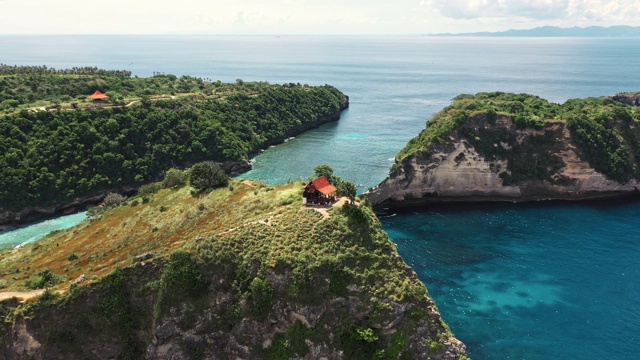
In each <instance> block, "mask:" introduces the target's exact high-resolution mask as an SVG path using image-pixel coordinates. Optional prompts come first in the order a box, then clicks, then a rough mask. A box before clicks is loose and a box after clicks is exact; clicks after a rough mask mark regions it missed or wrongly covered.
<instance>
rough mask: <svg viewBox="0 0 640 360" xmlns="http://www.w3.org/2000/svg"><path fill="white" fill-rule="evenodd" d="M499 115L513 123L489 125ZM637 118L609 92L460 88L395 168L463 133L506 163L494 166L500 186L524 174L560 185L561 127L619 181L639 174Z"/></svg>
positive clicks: (590, 159)
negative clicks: (574, 95) (567, 96)
mask: <svg viewBox="0 0 640 360" xmlns="http://www.w3.org/2000/svg"><path fill="white" fill-rule="evenodd" d="M499 119H503V120H504V119H510V120H511V121H512V124H513V125H512V126H505V125H497V126H494V125H495V124H496V122H497V121H498V120H499ZM503 120H501V121H503ZM639 121H640V110H638V108H634V107H632V106H629V105H625V104H623V103H620V102H616V101H613V100H611V99H604V98H589V99H583V100H569V101H567V102H566V103H564V104H562V105H559V104H554V103H550V102H548V101H546V100H543V99H541V98H539V97H537V96H533V95H527V94H509V93H501V92H494V93H479V94H476V95H474V96H473V95H460V96H458V97H456V98H454V101H453V103H452V104H451V105H450V106H448V107H446V108H445V109H443V110H442V111H440V112H439V113H437V114H436V115H434V117H433V118H432V119H431V120H430V121H428V122H427V126H426V128H425V130H423V131H422V132H421V133H420V134H419V135H418V136H417V137H415V138H413V139H411V140H410V141H409V142H408V143H407V145H406V146H405V148H404V149H402V150H401V151H400V152H399V153H398V155H397V156H396V159H397V160H398V162H397V163H396V164H395V165H394V167H393V168H392V170H393V169H395V167H397V166H398V165H399V163H401V162H402V161H403V160H404V159H405V158H407V157H409V156H411V155H414V154H423V155H428V154H430V153H432V152H434V151H437V150H436V149H437V147H438V146H447V145H449V144H451V142H452V139H453V138H462V139H465V140H466V141H468V142H469V143H470V144H471V145H473V146H474V148H475V149H476V150H477V151H478V152H479V153H480V154H482V155H483V156H485V157H487V158H488V159H498V160H507V161H508V164H507V169H499V171H501V177H502V179H503V182H504V184H505V185H511V184H518V183H520V182H522V181H527V180H546V181H550V182H553V183H560V184H565V183H567V182H568V181H570V180H569V179H567V178H564V177H562V176H559V175H558V174H557V172H558V170H559V169H560V168H561V167H562V166H564V163H563V162H562V159H561V158H560V157H559V156H558V155H557V153H558V152H559V151H561V150H563V149H564V148H565V146H566V144H565V143H564V142H563V141H562V137H563V129H564V128H565V126H566V128H568V129H569V130H570V133H571V139H572V141H573V142H574V144H575V146H576V147H577V149H578V153H579V155H580V156H581V157H583V158H584V159H585V160H586V161H587V162H589V164H590V165H591V166H593V167H594V168H595V169H596V170H598V171H600V172H602V173H604V174H605V175H607V176H608V177H609V178H611V179H614V180H617V181H619V182H624V181H627V180H629V179H631V178H636V179H640V170H639V169H638V165H637V164H640V145H638V144H640V130H639V128H638V126H637V124H638V122H639ZM503 124H504V123H503ZM523 130H527V131H526V132H523ZM456 161H464V158H463V157H461V158H460V159H456Z"/></svg>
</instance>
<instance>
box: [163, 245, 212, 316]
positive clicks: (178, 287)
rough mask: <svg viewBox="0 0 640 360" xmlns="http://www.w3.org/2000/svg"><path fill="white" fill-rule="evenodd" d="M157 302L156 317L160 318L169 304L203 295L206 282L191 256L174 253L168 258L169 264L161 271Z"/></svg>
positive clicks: (180, 252)
mask: <svg viewBox="0 0 640 360" xmlns="http://www.w3.org/2000/svg"><path fill="white" fill-rule="evenodd" d="M159 288H160V289H159V290H160V291H159V292H158V300H157V302H156V304H155V306H154V313H155V315H156V316H158V317H159V316H161V315H162V314H163V313H164V311H165V310H167V309H168V307H169V306H170V305H171V303H173V302H175V301H178V300H181V299H185V298H196V297H198V296H200V295H201V294H203V293H204V292H205V290H206V288H207V282H206V280H205V278H204V276H203V275H202V273H201V272H200V269H199V268H198V265H197V264H196V263H195V261H193V259H192V257H191V254H190V253H188V252H186V251H176V252H174V253H172V254H171V256H170V257H169V262H168V263H167V265H166V266H165V267H164V269H163V270H162V275H161V276H160V285H159Z"/></svg>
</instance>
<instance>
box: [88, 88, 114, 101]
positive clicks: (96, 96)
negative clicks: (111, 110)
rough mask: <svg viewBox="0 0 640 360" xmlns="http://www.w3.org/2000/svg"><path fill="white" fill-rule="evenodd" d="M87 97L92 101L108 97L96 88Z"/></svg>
mask: <svg viewBox="0 0 640 360" xmlns="http://www.w3.org/2000/svg"><path fill="white" fill-rule="evenodd" d="M88 98H89V99H91V100H93V101H100V100H106V99H108V98H109V96H107V95H105V94H103V93H102V92H101V91H100V90H96V92H94V93H93V94H92V95H89V96H88Z"/></svg>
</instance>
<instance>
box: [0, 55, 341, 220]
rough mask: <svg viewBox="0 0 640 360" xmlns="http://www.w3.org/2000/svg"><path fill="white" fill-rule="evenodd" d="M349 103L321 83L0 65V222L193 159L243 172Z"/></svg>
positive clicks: (90, 196)
mask: <svg viewBox="0 0 640 360" xmlns="http://www.w3.org/2000/svg"><path fill="white" fill-rule="evenodd" d="M92 94H93V95H92ZM348 104H349V99H348V97H347V96H346V95H344V94H343V93H342V92H340V91H339V90H338V89H336V88H334V87H332V86H329V85H324V86H308V85H301V84H294V83H290V84H283V85H272V84H269V83H267V82H245V81H242V80H237V81H236V82H235V83H232V84H225V83H222V82H220V81H212V80H209V79H200V78H195V77H190V76H182V77H177V76H175V75H166V74H155V75H154V76H152V77H148V78H140V77H132V76H131V73H130V72H127V71H111V70H101V69H96V68H73V69H62V70H60V69H52V68H47V67H30V66H8V65H0V183H1V184H4V185H5V186H2V187H1V188H0V225H2V224H7V223H9V224H20V223H24V222H28V221H33V220H35V219H39V218H42V217H47V216H52V215H54V214H60V213H68V212H73V211H79V210H81V209H84V208H86V206H88V205H93V204H95V203H97V202H99V201H100V200H101V199H102V198H104V196H105V195H106V194H107V193H108V192H109V191H118V192H121V193H125V194H132V193H134V192H135V190H136V189H137V188H138V187H139V186H140V185H143V184H146V183H149V182H152V181H155V180H157V179H159V178H162V176H163V174H164V172H165V171H167V170H168V169H170V168H172V167H177V168H184V167H187V166H190V165H192V164H194V163H196V162H199V161H204V160H212V161H216V162H218V163H219V164H220V165H221V166H222V167H223V169H225V170H226V171H227V172H228V173H231V174H238V173H241V172H244V171H247V170H248V169H250V166H251V165H250V163H249V161H248V160H249V157H250V155H251V154H252V153H255V152H257V151H259V150H260V149H263V148H265V147H267V146H269V145H272V144H276V143H279V142H282V141H283V140H284V139H286V138H288V137H291V136H295V135H297V134H299V133H301V132H303V131H305V130H308V129H310V128H313V127H317V126H319V125H321V124H324V123H327V122H330V121H336V120H338V119H339V118H340V112H341V110H342V109H344V108H346V107H347V106H348Z"/></svg>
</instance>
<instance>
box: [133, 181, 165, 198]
mask: <svg viewBox="0 0 640 360" xmlns="http://www.w3.org/2000/svg"><path fill="white" fill-rule="evenodd" d="M160 189H162V183H161V182H154V183H150V184H145V185H142V186H140V188H139V189H138V194H140V195H153V194H155V193H157V192H158V191H159V190H160ZM143 199H144V198H143Z"/></svg>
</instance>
